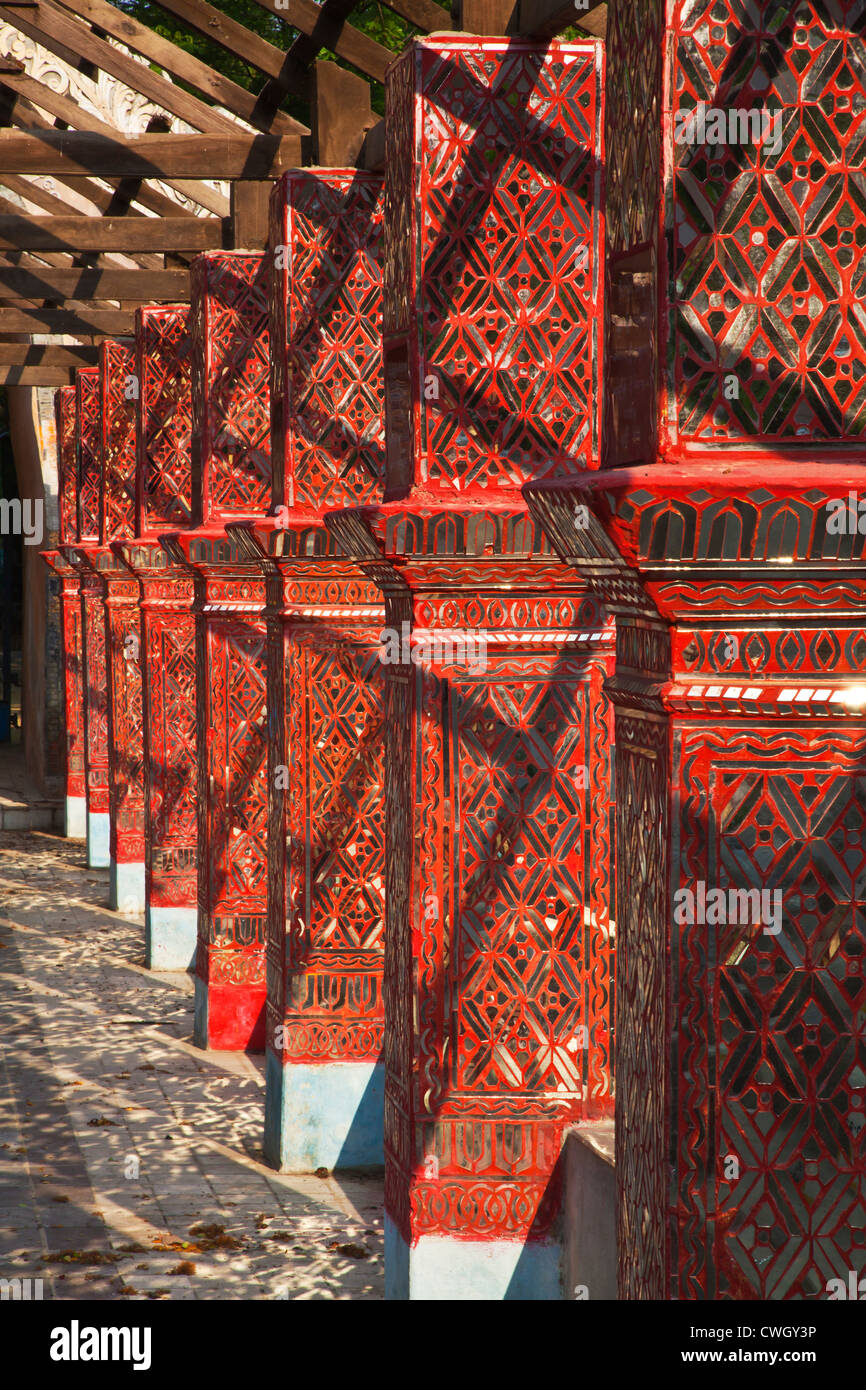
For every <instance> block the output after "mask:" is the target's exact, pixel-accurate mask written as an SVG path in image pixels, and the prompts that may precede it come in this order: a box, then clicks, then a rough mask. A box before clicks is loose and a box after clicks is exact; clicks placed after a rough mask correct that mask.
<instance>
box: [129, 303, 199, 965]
mask: <svg viewBox="0 0 866 1390" xmlns="http://www.w3.org/2000/svg"><path fill="white" fill-rule="evenodd" d="M191 349H192V339H191V333H190V316H189V309H188V308H187V307H186V306H184V305H163V306H160V307H158V308H157V307H153V308H150V307H149V308H144V309H140V310H139V311H138V316H137V320H136V363H137V368H136V370H137V376H138V387H139V404H138V419H137V430H136V438H137V449H138V464H137V474H136V478H137V503H136V518H137V522H136V537H135V540H134V541H131V542H129V543H128V544H126V545H124V546H123V557H124V559H125V561H126V563H127V564H128V565H129V567H130V569H131V570H133V572H134V573H135V574H136V575H137V577H138V580H139V584H140V588H141V640H142V652H141V673H142V707H143V713H144V811H145V853H144V858H145V959H146V963H147V965H148V966H149V967H150V968H151V969H154V970H188V969H190V968H191V967H192V966H193V965H194V964H195V953H196V943H197V908H196V892H197V870H196V864H197V824H196V745H195V740H196V725H195V708H196V705H195V615H194V613H193V611H192V603H193V580H192V577H191V576H190V574H189V572H188V570H187V569H186V568H185V566H181V565H179V564H177V563H175V562H173V561H172V559H171V557H170V555H169V554H168V552H167V551H166V550H165V549H164V548H163V547H162V545H161V544H160V542H159V535H160V533H161V532H167V531H174V530H175V529H176V528H178V527H188V526H189V525H190V523H191V492H192V457H191V449H192V394H191V386H190V355H191Z"/></svg>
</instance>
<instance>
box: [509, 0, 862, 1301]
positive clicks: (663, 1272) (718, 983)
mask: <svg viewBox="0 0 866 1390" xmlns="http://www.w3.org/2000/svg"><path fill="white" fill-rule="evenodd" d="M633 9H634V7H632V6H630V5H626V4H622V5H620V4H614V5H612V6H611V9H610V15H609V27H608V37H609V39H610V38H611V36H613V37H614V42H615V43H616V42H617V41H618V40H617V37H616V36H617V33H618V32H619V33H620V40H619V41H621V36H622V34H625V33H627V32H628V30H629V25H630V24H631V23H632V22H633V21H632V20H631V19H630V18H629V13H628V12H629V11H632V10H633ZM651 10H652V7H647V13H646V15H645V23H644V26H643V39H642V42H643V45H644V51H643V57H642V59H641V60H640V61H641V68H642V71H643V72H644V73H645V74H648V75H649V77H650V80H651V84H652V81H655V84H656V91H657V93H658V94H660V93H661V90H662V78H663V81H664V91H665V92H666V94H667V97H666V102H667V106H668V108H669V109H668V110H666V112H665V120H664V125H663V126H661V127H660V126H659V125H657V126H656V129H655V133H654V135H653V134H652V132H651V135H650V139H649V141H648V143H647V145H646V147H645V150H644V153H645V156H646V157H645V159H644V161H643V163H642V166H641V167H642V168H643V169H644V171H645V172H646V171H648V174H649V177H646V178H645V182H644V190H643V194H640V193H639V190H638V188H637V186H636V185H635V184H634V183H632V186H631V189H630V190H629V189H628V188H627V191H626V197H625V199H624V200H623V202H622V205H621V206H623V207H624V206H636V207H638V208H641V207H643V208H644V209H645V210H646V212H647V214H648V216H647V231H646V236H645V240H646V243H647V247H648V249H649V251H650V253H651V254H650V256H649V265H650V268H651V274H650V279H652V278H653V275H654V271H653V270H652V267H653V266H654V265H655V264H656V260H655V254H656V252H657V255H658V261H657V264H658V269H659V277H660V283H661V287H662V291H663V294H662V296H661V297H660V298H661V304H662V312H661V314H660V315H659V317H658V320H657V323H656V325H654V327H655V333H654V334H653V335H652V337H651V338H647V339H646V341H647V342H648V343H651V342H652V341H653V338H654V339H655V340H656V341H657V342H658V361H659V368H658V371H659V377H660V378H661V376H662V373H663V372H664V376H665V379H664V382H663V386H664V389H663V391H662V392H660V400H661V411H660V412H659V413H658V414H656V411H655V406H654V403H653V401H652V396H653V393H652V392H649V393H648V400H649V403H648V404H645V403H646V402H647V395H646V394H644V395H643V396H641V397H640V398H639V400H638V401H637V402H636V404H637V405H638V407H639V411H641V410H642V411H643V412H644V413H643V415H642V421H643V429H642V431H641V434H642V438H643V440H644V441H645V442H646V441H649V443H650V451H649V458H647V456H646V453H643V452H635V453H632V454H631V455H630V456H629V454H625V455H624V454H623V453H622V452H619V451H617V450H616V449H614V450H612V454H611V458H610V462H611V464H619V465H620V466H619V467H611V468H610V469H609V470H608V471H605V472H604V473H600V474H598V475H596V476H595V477H594V478H592V479H588V478H580V479H577V478H575V479H574V480H573V482H572V484H571V485H570V486H567V485H565V484H557V485H555V486H552V485H551V486H545V487H543V488H541V489H539V491H538V493H537V494H536V496H535V497H534V498H533V506H534V507H535V508H536V510H537V513H538V515H539V516H540V517H541V518H542V519H543V521H544V524H545V526H546V527H547V529H548V532H549V534H550V535H551V536H553V537H555V539H556V543H557V547H558V549H559V550H560V553H561V554H562V555H563V558H566V559H568V560H569V561H570V563H572V564H573V565H575V566H576V568H578V569H579V570H580V571H581V572H582V573H585V574H587V575H588V576H589V577H590V578H591V582H592V583H593V584H594V586H595V587H596V588H597V590H598V592H599V593H600V594H601V595H602V596H605V597H607V598H608V599H609V600H611V601H614V602H615V603H616V605H617V606H618V607H619V608H620V617H619V619H618V650H617V670H616V675H615V679H614V681H613V682H612V684H611V694H612V699H613V700H614V703H615V707H616V742H617V819H618V826H617V842H618V846H619V851H618V853H619V859H618V887H619V892H620V910H619V912H618V944H617V950H618V979H617V1173H618V1206H619V1213H618V1224H619V1241H618V1244H619V1293H620V1297H621V1298H629V1299H692V1300H695V1299H696V1300H706V1299H738V1300H739V1299H773V1300H776V1299H810V1298H811V1299H815V1298H828V1297H830V1298H838V1297H840V1295H841V1297H843V1298H844V1297H846V1296H847V1291H848V1289H849V1287H850V1285H851V1281H852V1280H853V1281H854V1283H855V1285H856V1282H857V1280H858V1279H859V1277H860V1276H861V1275H862V1274H863V1273H864V1269H866V1248H864V1244H863V1239H862V1229H863V1228H862V1215H861V1207H862V1203H861V1193H860V1188H861V1183H862V1169H863V1161H862V1144H863V1135H864V1127H863V1120H862V1113H863V1104H864V1089H866V1081H864V1076H863V1072H862V1069H861V1065H860V1048H861V1046H862V1043H861V1039H862V1013H863V1005H864V997H866V995H864V991H866V983H864V979H863V970H862V960H863V952H864V947H866V935H864V934H866V912H864V909H866V836H864V829H866V797H864V791H863V765H864V754H866V736H864V726H863V711H864V708H866V686H864V683H863V671H864V666H866V586H864V577H866V569H864V560H866V542H864V530H866V525H864V524H863V523H862V521H861V519H860V517H861V512H860V508H861V506H862V503H861V501H860V499H861V498H862V496H863V478H864V476H866V475H864V471H863V465H862V462H861V459H862V423H861V416H862V406H861V399H862V395H863V389H862V385H861V383H860V379H859V368H858V365H857V364H858V350H859V347H860V346H861V345H862V328H861V325H860V313H861V309H860V302H861V293H860V287H859V277H860V270H859V261H858V255H857V252H856V251H855V250H854V247H855V246H856V245H857V244H858V241H859V239H861V238H862V235H863V226H864V220H866V219H864V213H863V210H862V208H861V207H860V206H859V204H858V203H857V201H856V199H855V200H853V201H852V199H851V197H850V195H849V193H848V192H846V189H848V188H849V183H848V179H849V178H850V177H851V174H850V173H849V172H848V171H849V169H853V167H854V166H855V165H858V164H859V162H862V161H860V157H859V154H857V150H858V142H859V140H860V138H861V137H860V133H859V125H858V119H857V117H856V116H855V115H854V114H853V111H854V107H853V106H852V97H851V91H852V90H853V86H854V85H856V84H855V81H854V79H853V77H852V76H851V69H850V67H849V62H850V59H851V56H852V51H853V49H854V47H855V44H856V43H859V39H858V38H857V37H856V35H855V32H854V24H853V19H852V18H851V16H850V14H849V13H848V12H847V11H846V10H845V9H844V8H843V9H841V10H840V11H839V12H838V13H836V14H834V16H833V17H832V19H829V20H828V18H827V16H826V14H825V13H824V11H823V10H820V9H819V8H818V7H817V6H811V5H805V6H800V7H799V8H797V9H796V11H794V10H791V11H790V13H786V14H780V15H776V14H775V13H774V15H773V22H772V37H768V28H769V27H770V7H769V6H767V5H763V4H759V5H758V6H756V7H755V8H754V9H753V10H749V11H748V12H746V11H744V10H743V9H742V8H741V7H734V6H732V5H731V6H728V5H726V4H722V5H721V6H719V5H712V6H711V5H710V4H709V2H707V3H700V4H688V5H686V4H680V3H678V4H676V5H674V6H673V7H669V20H670V23H669V28H668V30H667V33H665V32H664V30H663V27H662V20H663V16H662V12H661V7H660V6H659V7H656V8H655V13H654V14H653V13H651ZM777 20H778V22H776V21H777ZM849 24H850V26H851V27H850V28H849V27H848V25H849ZM734 45H735V47H734ZM638 60H639V55H635V59H634V61H638ZM734 60H736V61H734ZM611 71H613V55H612V54H611ZM653 75H654V76H653ZM656 109H657V110H658V109H659V107H658V103H657V105H656ZM743 115H744V116H745V118H746V120H747V122H748V131H749V133H748V134H744V133H742V128H741V125H740V121H741V118H742V116H743ZM753 120H754V124H752V121H753ZM625 124H626V123H625V122H624V123H623V125H624V127H625ZM620 167H622V166H621V165H620ZM632 177H633V176H632ZM662 190H664V199H663V200H662ZM708 190H712V196H710V195H709V192H708ZM696 194H697V196H696ZM662 201H663V206H664V218H665V225H664V230H665V233H666V235H665V237H664V238H659V241H658V245H657V247H656V245H655V236H654V226H655V223H656V219H657V212H658V208H659V205H660V204H661V203H662ZM651 290H652V286H651ZM651 297H652V296H651ZM859 355H860V356H862V353H859ZM651 366H652V364H651ZM653 377H654V370H653V371H652V372H651V375H650V382H651V383H652V381H653ZM656 435H657V437H658V447H657V448H656V447H655V446H654V442H653V441H654V437H655V436H656ZM575 505H584V506H587V507H589V508H590V510H591V512H592V513H593V516H592V524H591V526H590V529H589V531H588V534H587V537H586V542H585V544H584V545H583V546H582V547H580V548H578V547H575V545H574V541H573V533H572V531H571V529H570V517H571V516H572V515H573V511H574V507H575ZM863 510H866V507H864V508H863Z"/></svg>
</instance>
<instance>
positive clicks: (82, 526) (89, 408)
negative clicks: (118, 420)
mask: <svg viewBox="0 0 866 1390" xmlns="http://www.w3.org/2000/svg"><path fill="white" fill-rule="evenodd" d="M75 415H76V427H75V437H76V446H77V454H78V470H77V471H78V538H79V540H81V541H98V540H99V517H100V504H101V476H102V446H101V442H100V431H101V425H100V415H101V404H100V384H99V368H98V367H79V368H78V370H77V371H76V373H75Z"/></svg>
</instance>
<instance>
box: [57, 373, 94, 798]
mask: <svg viewBox="0 0 866 1390" xmlns="http://www.w3.org/2000/svg"><path fill="white" fill-rule="evenodd" d="M54 413H55V421H56V427H57V491H58V496H59V504H60V544H61V545H71V544H74V543H75V541H77V539H78V469H77V458H76V439H75V387H74V386H62V387H61V388H60V390H59V391H57V392H55V395H54ZM52 568H53V569H54V570H55V571H56V573H57V574H59V575H60V581H61V611H62V622H63V679H64V699H65V721H66V795H67V797H84V796H85V795H86V788H87V783H86V780H85V773H84V657H83V653H82V648H81V597H80V584H79V576H78V573H77V572H76V571H75V570H74V569H73V568H72V566H71V565H70V563H69V560H68V559H67V558H65V557H64V556H63V555H61V554H60V553H57V554H56V555H55V557H54V559H53V562H52Z"/></svg>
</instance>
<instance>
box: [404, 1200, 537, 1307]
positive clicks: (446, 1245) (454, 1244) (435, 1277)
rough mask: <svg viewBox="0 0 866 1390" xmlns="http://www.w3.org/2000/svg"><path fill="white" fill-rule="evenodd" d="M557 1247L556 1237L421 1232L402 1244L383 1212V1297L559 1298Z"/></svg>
mask: <svg viewBox="0 0 866 1390" xmlns="http://www.w3.org/2000/svg"><path fill="white" fill-rule="evenodd" d="M561 1267H562V1247H561V1245H560V1243H559V1242H558V1241H550V1242H545V1243H543V1244H542V1243H536V1242H532V1243H530V1244H527V1245H522V1244H521V1243H520V1241H512V1240H457V1239H456V1238H455V1237H454V1236H421V1238H420V1239H419V1241H418V1243H417V1245H407V1244H406V1241H405V1240H404V1239H403V1236H402V1235H401V1234H400V1231H399V1230H398V1229H397V1227H396V1226H395V1225H394V1222H393V1221H392V1220H391V1218H390V1217H389V1216H388V1215H387V1213H386V1215H385V1297H386V1298H387V1299H395V1300H402V1301H409V1300H412V1301H414V1300H417V1299H425V1300H428V1301H436V1300H447V1301H449V1302H465V1301H478V1300H484V1301H487V1302H496V1303H499V1302H502V1301H503V1300H509V1301H510V1300H511V1299H515V1300H520V1301H525V1302H560V1301H561V1299H562V1274H561Z"/></svg>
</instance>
